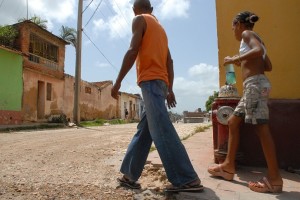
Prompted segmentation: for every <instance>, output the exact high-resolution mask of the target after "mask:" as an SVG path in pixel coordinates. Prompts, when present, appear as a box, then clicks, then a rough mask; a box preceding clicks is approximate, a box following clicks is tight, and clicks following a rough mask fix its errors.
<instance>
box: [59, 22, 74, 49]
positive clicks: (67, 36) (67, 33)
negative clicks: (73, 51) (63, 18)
mask: <svg viewBox="0 0 300 200" xmlns="http://www.w3.org/2000/svg"><path fill="white" fill-rule="evenodd" d="M60 37H61V38H62V39H64V40H65V41H67V42H70V43H71V44H72V45H73V46H74V47H75V48H76V43H77V32H76V29H74V28H70V27H67V26H61V28H60Z"/></svg>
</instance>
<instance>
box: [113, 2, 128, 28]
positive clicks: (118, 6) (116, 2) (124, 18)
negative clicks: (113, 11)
mask: <svg viewBox="0 0 300 200" xmlns="http://www.w3.org/2000/svg"><path fill="white" fill-rule="evenodd" d="M114 2H115V4H116V5H117V7H118V9H119V11H120V13H121V15H122V17H123V18H124V20H125V21H126V23H127V25H129V23H128V21H127V19H126V17H125V16H124V14H123V12H122V10H121V9H120V7H119V5H118V4H117V2H116V1H115V0H114ZM129 26H130V25H129Z"/></svg>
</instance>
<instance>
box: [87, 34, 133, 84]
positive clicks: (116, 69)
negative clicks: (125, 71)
mask: <svg viewBox="0 0 300 200" xmlns="http://www.w3.org/2000/svg"><path fill="white" fill-rule="evenodd" d="M82 32H83V34H84V35H85V36H86V37H87V39H88V40H89V41H90V42H91V43H92V44H93V45H94V47H95V48H96V49H97V50H98V51H99V53H100V54H101V55H102V56H103V57H104V58H105V60H106V61H107V62H108V63H109V64H110V65H111V66H112V67H113V68H114V70H116V72H117V73H118V72H119V70H118V69H117V68H116V67H115V66H114V65H113V64H112V62H110V60H109V59H108V58H107V57H106V56H105V55H104V53H102V51H101V50H100V49H99V47H98V46H97V45H96V44H95V42H93V41H92V39H91V38H90V37H89V36H88V35H87V34H86V32H85V31H84V30H83V31H82ZM124 81H126V82H127V84H129V85H130V83H129V82H128V81H127V80H126V78H124Z"/></svg>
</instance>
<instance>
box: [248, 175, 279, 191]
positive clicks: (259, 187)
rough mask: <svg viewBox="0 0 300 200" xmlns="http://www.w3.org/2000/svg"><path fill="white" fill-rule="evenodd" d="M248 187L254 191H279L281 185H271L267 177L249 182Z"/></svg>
mask: <svg viewBox="0 0 300 200" xmlns="http://www.w3.org/2000/svg"><path fill="white" fill-rule="evenodd" d="M248 187H249V188H250V189H251V190H252V191H254V192H261V193H281V192H282V185H271V184H270V182H269V180H268V179H267V177H263V178H262V179H261V180H259V181H256V182H249V184H248Z"/></svg>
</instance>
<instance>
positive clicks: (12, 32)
mask: <svg viewBox="0 0 300 200" xmlns="http://www.w3.org/2000/svg"><path fill="white" fill-rule="evenodd" d="M18 34H19V32H18V31H17V30H16V29H15V28H14V27H13V26H9V25H6V26H0V44H3V45H5V46H10V47H12V46H13V45H14V41H15V39H16V37H17V36H18Z"/></svg>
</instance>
